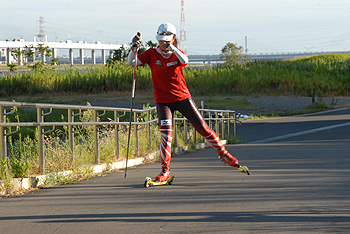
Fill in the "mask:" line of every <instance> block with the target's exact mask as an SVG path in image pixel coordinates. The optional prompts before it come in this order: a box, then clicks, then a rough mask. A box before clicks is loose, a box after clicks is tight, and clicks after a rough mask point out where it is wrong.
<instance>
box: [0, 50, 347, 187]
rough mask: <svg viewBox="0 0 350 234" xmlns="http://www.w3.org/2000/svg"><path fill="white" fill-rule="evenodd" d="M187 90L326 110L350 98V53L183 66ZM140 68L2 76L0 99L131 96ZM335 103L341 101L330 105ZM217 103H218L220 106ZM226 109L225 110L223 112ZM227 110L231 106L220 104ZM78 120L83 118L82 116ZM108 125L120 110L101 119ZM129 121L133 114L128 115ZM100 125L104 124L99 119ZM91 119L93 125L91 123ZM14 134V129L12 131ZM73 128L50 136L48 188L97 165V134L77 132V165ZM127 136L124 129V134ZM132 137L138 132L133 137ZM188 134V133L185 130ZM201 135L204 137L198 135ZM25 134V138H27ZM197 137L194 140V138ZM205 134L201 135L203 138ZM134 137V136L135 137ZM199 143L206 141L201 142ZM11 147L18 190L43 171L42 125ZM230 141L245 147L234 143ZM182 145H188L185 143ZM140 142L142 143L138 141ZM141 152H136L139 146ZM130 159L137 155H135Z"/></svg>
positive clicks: (143, 86) (109, 147) (110, 154)
mask: <svg viewBox="0 0 350 234" xmlns="http://www.w3.org/2000/svg"><path fill="white" fill-rule="evenodd" d="M184 73H185V77H186V81H187V85H188V87H189V89H190V91H191V93H192V94H193V95H194V96H196V95H205V96H207V97H209V100H210V101H211V102H212V103H215V102H216V101H217V98H216V96H220V97H223V96H224V97H225V98H224V100H222V98H221V99H220V103H225V102H226V101H227V102H230V103H232V102H234V103H235V105H237V106H246V105H248V103H247V101H245V100H244V99H243V100H235V99H233V98H230V95H242V96H247V95H300V96H310V97H313V102H312V104H311V105H310V107H309V108H312V109H325V108H326V107H325V104H324V103H323V101H322V98H323V97H326V96H330V97H331V96H349V86H350V54H328V55H319V56H312V57H307V58H297V59H292V60H285V61H265V62H251V63H246V64H244V65H243V64H241V63H235V64H234V65H221V66H217V67H212V68H195V67H188V68H186V69H184ZM132 75H133V68H132V67H130V66H127V65H126V64H125V63H124V62H120V61H114V62H112V61H111V62H110V63H109V64H108V65H107V66H98V67H92V66H91V67H89V68H88V69H86V70H83V71H79V70H75V69H73V68H72V69H71V68H70V67H66V68H65V70H61V71H54V70H52V69H51V70H50V69H44V70H43V69H34V70H33V71H32V72H24V73H16V74H10V75H3V77H2V78H1V79H0V97H3V98H5V99H7V100H12V99H13V98H12V97H13V96H19V95H32V96H38V95H43V96H45V95H52V94H57V95H62V94H65V95H72V94H74V95H77V94H101V93H109V92H130V88H131V85H132ZM136 84H137V86H136V90H137V92H144V93H150V92H152V79H151V71H150V69H149V67H147V66H145V67H139V68H138V71H137V82H136ZM335 104H336V101H334V102H333V103H332V104H331V106H330V107H327V108H332V107H334V106H335ZM215 106H218V104H215ZM218 108H219V107H218ZM221 108H224V107H221ZM16 113H17V114H16V115H15V116H12V115H10V116H7V118H9V119H8V122H16V121H21V122H31V121H35V120H36V112H35V111H28V110H26V111H23V110H22V111H17V112H16ZM77 118H78V117H77ZM91 118H92V112H91V111H86V112H83V114H82V115H81V116H80V119H79V120H77V121H90V120H91ZM101 118H104V119H102V120H104V121H108V119H113V113H107V114H106V116H104V117H101ZM125 118H127V119H128V116H125ZM100 120H101V119H100ZM45 121H46V122H47V121H52V122H54V121H64V122H66V121H67V112H66V110H53V113H52V114H51V115H49V116H46V117H45ZM91 121H92V120H91ZM152 128H153V129H152V133H153V134H152V138H153V139H152V142H153V143H152V148H151V150H154V149H157V148H158V146H159V142H158V141H159V139H160V137H159V131H158V129H157V126H153V127H152ZM10 131H11V129H8V132H10ZM67 131H68V130H67V127H58V128H57V129H56V130H55V131H54V132H53V133H51V134H49V135H47V136H46V137H45V146H46V147H45V157H46V158H45V166H46V171H47V173H51V174H52V176H51V177H50V179H49V180H48V185H47V186H50V185H49V184H55V183H56V182H57V181H58V180H60V181H61V183H70V182H73V181H76V180H77V179H79V178H86V177H85V176H86V175H87V174H90V171H89V169H88V167H87V166H88V165H91V164H92V163H93V162H94V145H93V143H92V142H93V140H92V137H93V136H92V134H93V129H92V128H91V127H89V126H86V127H84V130H83V131H79V132H77V133H76V134H75V163H74V164H73V163H72V160H71V152H70V149H69V146H68V142H67V141H66V140H65V139H66V138H67V137H66V136H67ZM114 131H115V129H114V128H113V127H108V128H107V129H106V130H105V131H104V132H103V133H101V135H100V136H101V138H100V142H99V144H100V161H101V162H106V163H110V162H112V161H115V160H116V159H117V158H116V152H115V139H114V137H115V134H114ZM123 131H124V132H123ZM132 134H135V133H134V132H132ZM139 134H141V136H140V154H141V155H142V154H144V153H146V152H148V151H149V150H150V149H149V145H148V141H147V140H145V139H147V135H142V134H146V131H141V132H140V133H139ZM179 135H180V136H181V132H179ZM197 135H198V134H197ZM22 136H25V137H23V138H22ZM120 136H121V150H122V152H121V154H122V155H125V154H126V152H125V150H126V147H125V145H126V144H127V139H126V138H127V132H126V130H122V132H121V134H120ZM193 137H194V136H193V135H191V136H190V138H192V141H193ZM197 137H198V136H197ZM131 139H134V137H133V136H132V137H131ZM198 141H199V140H198ZM8 142H9V143H10V144H11V149H10V152H9V153H10V156H11V157H10V159H11V160H9V161H1V164H0V169H1V170H0V177H1V179H2V180H4V181H5V185H4V186H3V188H0V189H3V190H5V191H7V190H11V185H10V182H9V181H10V178H11V177H20V178H24V177H25V176H27V175H28V174H36V173H38V172H39V171H38V144H37V135H36V131H35V128H23V129H19V133H18V134H15V135H13V136H9V137H8ZM230 142H239V140H238V139H234V138H231V139H230ZM178 143H179V145H184V144H186V143H185V141H184V139H183V138H181V137H180V138H179V140H178ZM131 144H132V145H133V144H135V142H131ZM133 148H134V147H130V149H133ZM130 154H131V155H132V154H134V152H131V153H130ZM63 170H72V171H73V172H74V173H73V175H72V177H70V178H67V177H63V178H62V175H61V174H59V173H58V172H60V171H63Z"/></svg>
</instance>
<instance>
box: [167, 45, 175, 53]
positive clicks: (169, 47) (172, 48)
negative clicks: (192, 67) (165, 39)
mask: <svg viewBox="0 0 350 234" xmlns="http://www.w3.org/2000/svg"><path fill="white" fill-rule="evenodd" d="M165 48H167V50H169V51H171V52H174V48H176V47H175V46H173V45H172V44H170V43H167V44H166V45H165Z"/></svg>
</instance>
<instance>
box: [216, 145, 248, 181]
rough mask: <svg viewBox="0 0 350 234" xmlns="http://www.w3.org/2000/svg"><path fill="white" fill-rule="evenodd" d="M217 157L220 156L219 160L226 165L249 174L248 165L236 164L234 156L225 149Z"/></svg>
mask: <svg viewBox="0 0 350 234" xmlns="http://www.w3.org/2000/svg"><path fill="white" fill-rule="evenodd" d="M219 158H221V160H222V161H223V162H224V163H226V164H227V165H229V166H231V167H234V168H236V169H238V170H239V171H241V172H243V173H246V174H247V175H250V173H249V169H248V167H247V166H241V165H240V164H238V160H237V159H236V158H235V157H233V156H232V155H231V154H230V153H228V152H227V151H226V150H225V151H224V152H222V155H219Z"/></svg>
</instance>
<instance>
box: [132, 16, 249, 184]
mask: <svg viewBox="0 0 350 234" xmlns="http://www.w3.org/2000/svg"><path fill="white" fill-rule="evenodd" d="M156 39H157V40H158V47H157V48H150V49H148V50H147V51H145V52H144V53H142V54H140V55H139V56H138V57H137V61H136V49H137V48H138V47H139V46H140V44H141V34H139V33H138V34H137V35H135V37H134V38H133V39H132V49H131V51H130V53H129V55H128V60H127V64H128V65H130V66H135V63H137V65H144V64H148V66H149V67H150V68H151V72H152V83H153V94H154V100H155V103H156V106H157V115H158V120H159V126H160V131H161V143H160V156H161V165H162V170H161V172H160V174H159V175H158V176H157V177H155V179H154V180H153V181H154V182H164V181H167V180H168V179H169V178H170V169H169V166H170V160H171V142H172V139H173V126H172V123H173V115H174V111H175V110H177V111H179V112H180V113H182V114H183V115H184V116H185V117H186V118H187V119H188V120H189V122H190V123H191V124H192V125H193V127H194V128H195V129H196V131H197V132H198V133H199V134H201V135H202V136H203V137H204V138H205V139H206V140H207V142H209V144H210V145H211V146H212V147H213V148H214V149H216V150H217V152H218V153H219V156H220V158H221V159H222V160H223V161H224V162H225V163H227V164H228V165H230V166H232V167H235V168H237V169H238V170H240V171H242V172H244V173H247V174H248V175H249V171H248V168H247V167H245V166H241V165H239V164H238V160H237V159H236V158H235V157H233V156H232V155H231V154H230V153H229V152H228V151H227V150H226V149H225V147H224V145H223V144H222V143H221V141H220V139H219V137H218V136H217V134H216V133H215V132H214V131H213V130H212V129H211V128H210V127H209V126H208V124H207V123H206V122H205V120H204V119H203V117H202V116H201V114H200V112H199V111H198V108H197V106H196V104H195V102H194V101H193V99H192V97H191V94H190V92H189V90H188V88H187V85H186V82H185V77H184V74H183V71H182V68H183V67H184V66H186V65H187V63H188V57H187V55H186V54H185V53H184V51H181V50H179V49H178V48H177V39H176V28H175V26H174V25H173V24H170V23H163V24H161V25H160V26H159V27H158V31H157V36H156Z"/></svg>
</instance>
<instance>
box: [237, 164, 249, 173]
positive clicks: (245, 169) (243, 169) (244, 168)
mask: <svg viewBox="0 0 350 234" xmlns="http://www.w3.org/2000/svg"><path fill="white" fill-rule="evenodd" d="M237 169H238V170H239V171H241V172H243V173H246V174H247V175H250V172H249V168H248V167H247V166H240V167H239V168H237Z"/></svg>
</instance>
